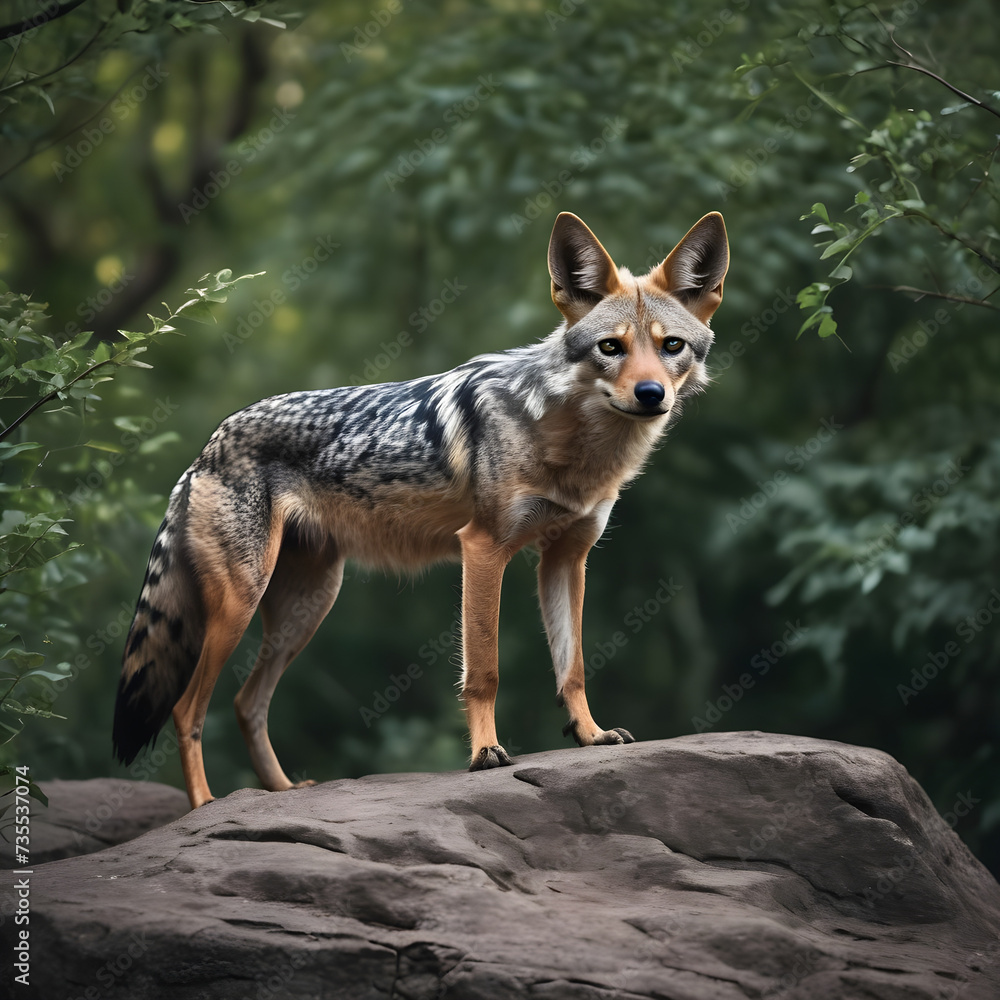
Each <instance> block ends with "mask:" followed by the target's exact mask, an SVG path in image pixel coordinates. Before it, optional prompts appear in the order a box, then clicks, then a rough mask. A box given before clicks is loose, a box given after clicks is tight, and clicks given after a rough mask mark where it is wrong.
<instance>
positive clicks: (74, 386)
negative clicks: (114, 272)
mask: <svg viewBox="0 0 1000 1000" xmlns="http://www.w3.org/2000/svg"><path fill="white" fill-rule="evenodd" d="M249 277H252V276H251V275H244V276H243V277H242V278H236V279H233V278H232V272H230V271H221V272H219V273H218V274H215V275H205V276H204V277H203V278H202V279H201V284H200V285H199V286H198V287H196V288H190V289H188V290H187V293H186V294H187V296H188V298H187V299H186V301H184V302H183V304H181V305H180V306H179V307H178V308H177V309H174V310H170V309H168V310H167V315H166V317H165V318H164V317H157V316H150V320H151V323H152V326H151V329H150V330H149V331H148V332H145V333H137V332H131V331H123V332H122V338H123V340H122V342H120V343H118V344H115V345H111V344H109V343H108V342H107V341H102V342H100V343H98V344H97V345H96V347H93V348H88V346H87V345H88V342H89V341H90V340H91V339H92V335H91V333H90V332H89V331H85V332H82V333H79V334H77V335H76V336H74V337H72V338H69V339H65V340H59V339H57V338H54V337H52V336H50V335H48V334H46V333H44V332H42V329H43V327H44V325H45V320H46V319H47V317H46V316H45V314H44V312H43V308H44V307H43V306H41V305H40V304H39V303H37V302H33V301H31V299H30V298H29V297H28V296H27V295H19V294H15V293H13V292H10V291H9V290H7V289H4V290H3V291H2V292H0V413H2V415H3V417H4V418H6V419H5V420H4V422H3V424H2V429H0V462H2V463H3V470H4V472H3V482H2V483H0V493H2V495H3V516H2V518H0V614H2V616H3V620H2V623H0V712H2V713H3V717H2V718H0V727H2V729H3V732H4V737H3V740H2V742H0V776H3V775H9V774H11V773H12V767H13V764H14V763H15V762H16V760H15V757H14V751H15V750H16V746H15V744H14V743H13V740H14V738H15V737H16V736H17V735H18V734H19V733H20V732H21V730H22V729H23V726H24V721H23V720H24V719H25V718H26V717H34V718H38V719H53V718H56V719H65V716H62V715H58V714H56V713H55V712H54V711H53V708H52V706H53V704H54V702H55V700H56V698H57V696H58V694H59V692H60V691H61V690H62V689H63V688H65V686H66V685H67V684H68V683H69V682H70V681H71V680H72V679H73V676H74V667H73V664H72V663H71V662H70V661H69V659H68V658H67V659H59V660H58V662H56V663H50V660H51V658H52V657H51V656H50V655H48V654H47V653H46V652H43V651H42V648H41V647H44V646H51V647H54V650H55V651H56V655H57V656H60V655H61V656H66V655H67V653H68V650H69V649H72V648H73V647H74V646H75V645H76V643H75V642H74V638H73V632H74V629H75V624H76V623H75V622H73V621H72V620H71V619H70V617H69V616H68V615H67V612H66V609H67V607H68V605H69V604H70V603H71V601H72V596H71V595H72V594H73V593H74V591H76V590H78V588H80V587H81V586H84V585H86V584H88V583H90V582H91V581H93V580H94V579H96V578H98V577H99V575H100V574H101V573H102V572H103V571H104V569H105V562H106V560H105V557H104V554H103V553H102V552H101V551H100V549H99V548H96V547H90V548H89V550H88V548H87V547H86V546H84V545H83V544H81V543H80V542H74V541H71V540H70V539H69V537H68V535H67V531H66V527H67V525H69V524H70V522H71V520H72V517H71V515H73V516H78V509H79V508H80V507H81V506H86V505H87V504H88V503H91V502H92V500H91V495H92V493H93V490H92V489H90V488H89V487H87V486H86V484H84V483H82V481H81V480H78V483H80V485H79V486H78V488H77V489H76V490H75V491H74V492H73V493H68V492H67V491H66V490H65V489H62V488H60V481H61V480H62V479H63V475H62V473H63V472H65V470H66V469H68V468H73V467H74V465H75V462H76V460H77V459H78V458H83V456H84V455H85V454H87V453H90V454H91V455H93V454H94V453H98V454H102V455H104V454H109V455H111V456H112V459H111V462H115V461H121V460H122V459H124V458H125V457H126V456H127V454H128V448H129V439H130V437H131V438H132V439H134V440H137V439H136V438H135V429H134V427H133V426H132V424H131V422H130V421H129V419H128V418H127V417H121V416H119V417H118V418H117V419H116V421H115V424H116V426H117V427H119V428H122V429H123V430H124V433H123V435H122V437H121V439H120V440H119V441H117V442H115V441H104V440H99V439H96V438H89V439H87V438H86V432H87V430H88V428H89V427H90V426H91V424H92V422H93V416H94V413H95V411H96V410H97V408H98V404H99V403H100V402H101V396H100V395H99V394H98V391H97V389H98V387H99V386H100V385H101V384H102V383H105V382H110V381H111V380H112V379H113V378H114V377H115V375H116V374H118V373H119V372H120V371H122V370H124V369H126V368H150V367H151V366H150V365H148V364H146V363H145V362H143V361H140V360H139V355H141V354H143V353H145V351H146V350H147V349H148V347H149V346H150V345H151V344H153V343H155V342H156V341H157V340H158V339H159V338H161V337H162V336H163V335H165V334H169V333H175V332H176V328H175V327H174V326H173V323H174V321H175V320H177V319H179V318H182V317H184V318H189V319H196V320H199V321H201V322H204V321H205V319H206V318H207V317H208V316H209V315H210V313H209V308H210V307H209V304H210V303H221V302H225V301H226V298H227V296H228V294H229V290H230V289H232V288H233V287H235V286H236V285H237V284H238V283H239V282H240V281H243V280H244V279H246V278H249ZM101 391H102V392H103V391H104V390H103V389H102V390H101ZM11 414H16V415H15V416H11ZM29 428H30V432H31V435H32V439H29V437H28V433H29ZM172 436H173V437H176V435H172ZM74 438H75V440H74ZM170 438H171V435H157V436H155V437H147V438H146V439H145V440H143V441H142V443H141V445H139V447H141V448H142V449H143V450H144V452H145V453H147V454H154V453H155V452H156V451H157V450H158V449H159V448H160V447H161V446H162V445H163V444H164V443H165V442H166V441H167V440H170ZM53 466H55V467H56V469H55V471H53ZM109 467H110V464H109ZM3 719H7V720H9V721H3Z"/></svg>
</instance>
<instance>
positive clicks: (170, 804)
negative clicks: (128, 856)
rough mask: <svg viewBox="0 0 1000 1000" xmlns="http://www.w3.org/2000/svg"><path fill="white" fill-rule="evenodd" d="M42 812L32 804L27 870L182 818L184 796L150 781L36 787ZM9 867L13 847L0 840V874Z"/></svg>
mask: <svg viewBox="0 0 1000 1000" xmlns="http://www.w3.org/2000/svg"><path fill="white" fill-rule="evenodd" d="M38 786H39V788H41V790H42V791H43V792H44V793H45V796H46V798H48V800H49V804H48V805H47V806H44V805H42V803H40V802H38V801H37V800H35V799H32V800H31V857H30V860H31V862H32V864H36V865H40V864H42V863H43V862H45V861H55V860H56V859H58V858H72V857H76V856H77V855H78V854H92V853H93V852H94V851H101V850H103V849H104V848H105V847H110V846H111V845H112V844H121V843H123V842H124V841H126V840H132V838H133V837H138V836H139V834H140V833H145V832H146V831H147V830H155V829H156V828H157V827H159V826H163V824H164V823H169V822H170V821H171V820H174V819H177V818H178V817H179V816H183V815H184V814H185V813H186V812H187V811H188V810H189V809H190V808H191V807H190V805H189V804H188V798H187V795H185V794H184V792H182V791H180V790H178V789H176V788H171V787H170V786H169V785H160V784H157V783H156V782H155V781H125V780H116V779H114V778H93V779H91V780H90V781H40V782H39V783H38ZM13 867H14V850H13V843H10V842H7V841H2V840H0V868H13Z"/></svg>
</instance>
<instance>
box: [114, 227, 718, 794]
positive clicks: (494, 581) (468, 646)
mask: <svg viewBox="0 0 1000 1000" xmlns="http://www.w3.org/2000/svg"><path fill="white" fill-rule="evenodd" d="M548 265H549V274H550V276H551V279H552V299H553V301H554V302H555V304H556V306H557V307H558V308H559V310H560V312H561V313H562V314H563V322H562V323H561V324H560V326H559V327H558V328H557V329H556V330H555V332H553V333H552V334H550V335H549V336H548V337H546V338H545V339H543V340H541V341H539V342H538V343H535V344H532V345H531V346H529V347H519V348H515V349H513V350H509V351H503V352H501V353H498V354H486V355H482V356H480V357H476V358H473V359H472V360H471V361H467V362H466V363H465V364H463V365H459V366H458V367H457V368H455V369H454V370H452V371H449V372H445V373H444V374H442V375H433V376H428V377H426V378H418V379H414V380H413V381H411V382H395V383H390V384H386V385H373V386H360V387H353V388H341V389H323V390H319V391H315V392H293V393H289V394H288V395H283V396H274V397H271V398H270V399H264V400H262V401H261V402H259V403H254V404H253V405H252V406H248V407H247V408H246V409H243V410H240V411H238V412H237V413H234V414H233V415H232V416H230V417H228V418H226V420H224V421H223V422H222V424H221V425H220V427H219V428H218V430H216V432H215V433H214V434H213V435H212V437H211V438H210V439H209V442H208V444H207V445H206V446H205V448H204V450H203V451H202V453H201V454H200V455H199V456H198V458H197V459H195V461H194V464H193V465H191V467H190V468H189V469H188V470H187V471H186V472H185V473H184V475H183V476H181V478H180V481H179V482H178V483H177V485H176V486H175V487H174V489H173V491H172V492H171V494H170V502H169V505H168V507H167V513H166V517H165V518H164V521H163V524H162V526H161V527H160V530H159V532H158V534H157V536H156V540H155V542H154V544H153V551H152V554H151V555H150V557H149V565H148V567H147V570H146V578H145V582H144V584H143V587H142V592H141V594H140V597H139V602H138V605H137V607H136V611H135V618H134V620H133V622H132V627H131V630H130V632H129V635H128V638H127V640H126V645H125V655H124V662H123V667H122V675H121V681H120V683H119V686H118V700H117V704H116V706H115V721H114V736H113V741H114V749H115V752H116V754H117V756H118V758H119V760H121V761H122V762H124V763H129V762H131V761H132V760H133V759H134V758H135V756H136V755H137V754H138V752H139V751H140V750H141V749H142V748H143V747H144V746H145V745H147V744H148V743H150V742H151V741H153V740H154V739H155V738H156V734H157V733H158V732H159V730H160V728H161V727H162V726H163V724H164V723H165V722H166V720H167V717H168V715H170V713H171V711H172V712H173V717H174V723H175V725H176V727H177V738H178V743H179V747H180V754H181V762H182V765H183V769H184V779H185V781H186V783H187V789H188V795H189V797H190V799H191V805H192V806H193V807H197V806H200V805H202V804H203V803H205V802H208V801H210V800H211V798H212V794H211V792H210V791H209V787H208V782H207V780H206V777H205V769H204V764H203V761H202V749H201V736H202V728H203V725H204V721H205V713H206V711H207V708H208V703H209V699H210V698H211V695H212V689H213V688H214V686H215V682H216V680H217V678H218V677H219V674H220V673H221V671H222V668H223V666H224V665H225V663H226V660H227V659H228V657H229V656H230V654H231V653H232V652H233V650H234V649H235V647H236V644H237V643H238V642H239V640H240V637H241V636H242V635H243V633H244V631H245V629H246V627H247V625H248V624H249V622H250V619H251V618H252V616H253V614H254V611H255V610H257V609H258V608H259V609H260V612H261V618H262V620H263V626H264V633H265V636H267V635H270V634H275V633H277V632H280V633H281V634H282V635H283V636H286V637H287V641H285V642H283V643H282V644H281V645H280V648H277V647H276V646H272V645H271V644H269V643H266V642H265V643H264V644H263V645H262V648H261V651H260V654H259V656H258V658H257V662H256V664H255V666H254V668H253V671H252V672H251V674H250V676H249V677H248V679H247V681H246V683H245V684H244V685H243V687H242V689H241V690H240V692H239V694H238V695H237V696H236V715H237V718H238V720H239V723H240V728H241V729H242V731H243V736H244V738H245V739H246V742H247V746H248V747H249V750H250V757H251V759H252V761H253V765H254V768H255V769H256V772H257V774H258V776H259V777H260V780H261V782H262V784H263V785H264V787H265V788H268V789H271V790H274V791H279V790H282V789H287V788H291V787H294V786H293V784H292V782H291V781H290V780H289V779H288V778H287V777H286V775H285V773H284V771H283V770H282V769H281V766H280V764H279V763H278V759H277V757H276V756H275V754H274V750H273V749H272V747H271V742H270V740H269V738H268V733H267V713H268V706H269V704H270V701H271V696H272V694H273V692H274V689H275V686H276V685H277V683H278V679H279V678H280V677H281V674H282V673H283V672H284V670H285V668H286V667H287V666H288V665H289V663H290V662H291V660H292V659H293V658H294V657H295V656H296V655H297V654H298V653H299V651H300V650H302V648H303V647H304V646H305V645H306V643H307V642H308V641H309V639H310V638H311V637H312V635H313V633H314V632H315V631H316V629H317V627H318V626H319V624H320V622H321V621H322V620H323V618H324V617H325V616H326V614H327V612H328V611H329V610H330V608H331V607H332V606H333V603H334V601H335V600H336V598H337V593H338V591H339V590H340V584H341V580H342V579H343V572H344V562H345V560H347V559H355V560H358V561H360V562H361V563H365V564H368V565H371V566H381V567H387V568H392V569H397V570H407V569H413V568H415V567H420V566H424V565H426V564H428V563H433V562H438V561H442V560H460V561H461V564H462V681H461V684H462V700H463V702H464V707H465V712H466V716H467V720H468V725H469V732H470V737H471V742H472V757H471V769H472V770H478V769H481V768H491V767H497V766H500V765H503V764H510V763H511V759H510V757H509V756H508V755H507V752H506V751H505V750H504V749H503V747H501V746H500V745H499V744H498V741H497V734H496V727H495V722H494V701H495V698H496V693H497V684H498V676H499V675H498V658H497V638H498V636H497V632H498V629H497V622H498V616H499V610H500V583H501V578H502V577H503V572H504V568H505V566H506V565H507V563H508V562H509V561H510V559H511V557H512V556H513V555H514V553H516V552H517V551H518V550H519V549H521V548H522V547H524V546H531V545H536V546H538V548H539V549H540V552H541V558H540V561H539V564H538V590H539V599H540V603H541V611H542V618H543V621H544V624H545V629H546V633H547V635H548V639H549V647H550V649H551V653H552V662H553V666H554V668H555V675H556V690H557V694H558V698H559V700H560V702H561V703H562V704H564V705H565V707H566V709H567V712H568V715H569V722H568V724H567V726H566V728H565V730H564V733H572V735H573V736H574V737H575V739H576V741H577V742H578V743H579V744H581V745H589V744H595V743H604V744H608V743H631V742H633V737H632V735H631V734H630V733H629V732H628V731H627V730H625V729H607V730H606V729H602V728H601V727H600V726H599V725H597V723H596V722H595V721H594V719H593V717H592V716H591V714H590V709H589V707H588V705H587V698H586V694H585V692H584V661H583V649H582V640H581V623H582V616H583V589H584V570H585V564H586V559H587V553H588V551H589V550H590V548H591V547H592V546H593V544H594V543H595V542H596V541H597V540H598V538H600V536H601V534H602V532H603V531H604V528H605V525H606V524H607V521H608V516H609V514H610V513H611V508H612V506H613V505H614V503H615V500H616V499H617V498H618V493H619V491H620V490H621V488H622V486H623V485H625V484H626V483H628V482H629V481H630V480H631V479H633V478H634V477H635V476H637V475H638V473H639V471H640V469H641V468H642V466H643V464H644V462H645V461H646V459H647V458H648V456H649V455H650V453H651V451H652V450H653V447H654V446H655V445H656V443H657V441H658V440H659V439H660V437H661V436H662V435H663V433H664V431H666V429H667V428H668V427H669V426H670V425H671V424H672V423H673V422H674V421H675V420H676V419H677V418H678V416H679V415H680V411H681V406H682V402H683V400H685V399H686V398H687V397H689V396H691V395H692V394H694V393H696V392H698V391H700V390H701V389H702V388H703V387H704V386H705V385H706V383H707V381H708V379H707V374H706V370H705V358H706V356H707V354H708V351H709V348H710V346H711V344H712V341H713V334H712V332H711V330H710V329H709V327H708V322H709V320H710V318H711V316H712V314H713V313H714V312H715V310H716V309H717V308H718V306H719V303H720V302H721V301H722V284H723V279H724V278H725V275H726V271H727V269H728V266H729V247H728V243H727V239H726V229H725V225H724V223H723V221H722V216H721V215H719V214H718V213H716V212H713V213H710V214H709V215H706V216H705V217H704V218H702V219H701V220H700V221H699V222H698V223H697V224H696V225H694V226H693V227H692V228H691V230H690V231H689V232H688V233H687V235H686V236H685V237H684V238H683V239H682V240H681V241H680V243H678V244H677V246H676V247H675V248H674V249H673V250H672V251H671V252H670V254H669V255H668V256H667V258H666V259H665V260H664V261H663V262H662V263H661V264H659V265H658V266H656V267H654V268H653V269H652V270H650V271H649V273H648V274H646V275H644V276H642V277H634V276H633V275H632V274H631V273H630V272H629V271H627V270H626V269H625V268H618V267H616V266H615V264H614V262H613V261H612V260H611V258H610V257H609V256H608V253H607V251H606V250H605V249H604V247H603V246H601V244H600V243H599V242H598V240H597V238H596V237H595V236H594V234H593V233H592V232H591V231H590V230H589V229H588V228H587V226H586V225H584V223H583V222H582V221H581V220H580V219H578V218H577V217H576V216H575V215H572V214H570V213H568V212H563V213H561V214H560V215H559V216H558V218H557V219H556V221H555V226H554V228H553V230H552V237H551V239H550V242H549V251H548Z"/></svg>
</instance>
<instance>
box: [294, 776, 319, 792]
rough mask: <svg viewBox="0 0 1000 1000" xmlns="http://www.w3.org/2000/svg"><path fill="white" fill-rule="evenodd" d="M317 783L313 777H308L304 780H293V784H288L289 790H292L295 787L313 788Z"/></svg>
mask: <svg viewBox="0 0 1000 1000" xmlns="http://www.w3.org/2000/svg"><path fill="white" fill-rule="evenodd" d="M315 784H316V782H315V781H313V780H312V778H306V779H305V780H303V781H296V782H293V783H292V784H291V785H289V786H288V791H291V790H292V789H293V788H312V786H313V785H315Z"/></svg>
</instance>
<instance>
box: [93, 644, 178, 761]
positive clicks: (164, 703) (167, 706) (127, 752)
mask: <svg viewBox="0 0 1000 1000" xmlns="http://www.w3.org/2000/svg"><path fill="white" fill-rule="evenodd" d="M185 666H187V669H183V667H182V669H181V670H179V671H171V672H170V674H169V675H168V676H163V675H162V672H161V671H160V670H159V669H158V666H157V663H156V662H155V661H153V660H150V661H149V662H148V663H144V664H143V665H142V666H141V667H140V668H139V669H138V670H137V671H136V672H135V673H134V674H132V676H131V677H129V678H127V679H126V677H125V675H124V674H122V677H121V680H119V682H118V698H117V700H116V701H115V721H114V726H113V728H112V731H111V743H112V746H113V748H114V753H115V757H117V758H118V760H119V761H120V762H121V763H122V764H131V763H132V761H134V760H135V758H136V757H137V756H138V755H139V753H140V752H141V751H142V750H143V749H144V748H145V747H147V746H149V745H150V744H151V743H155V742H156V737H157V735H158V734H159V732H160V730H161V729H162V728H163V725H164V723H165V722H166V721H167V719H169V718H170V713H171V711H172V710H173V707H174V705H176V704H177V702H178V700H179V699H180V697H181V695H182V694H184V689H185V688H186V687H187V685H188V682H189V681H190V680H191V675H192V674H193V673H194V668H195V663H194V662H193V661H192V662H191V663H190V665H189V666H188V665H185Z"/></svg>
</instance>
